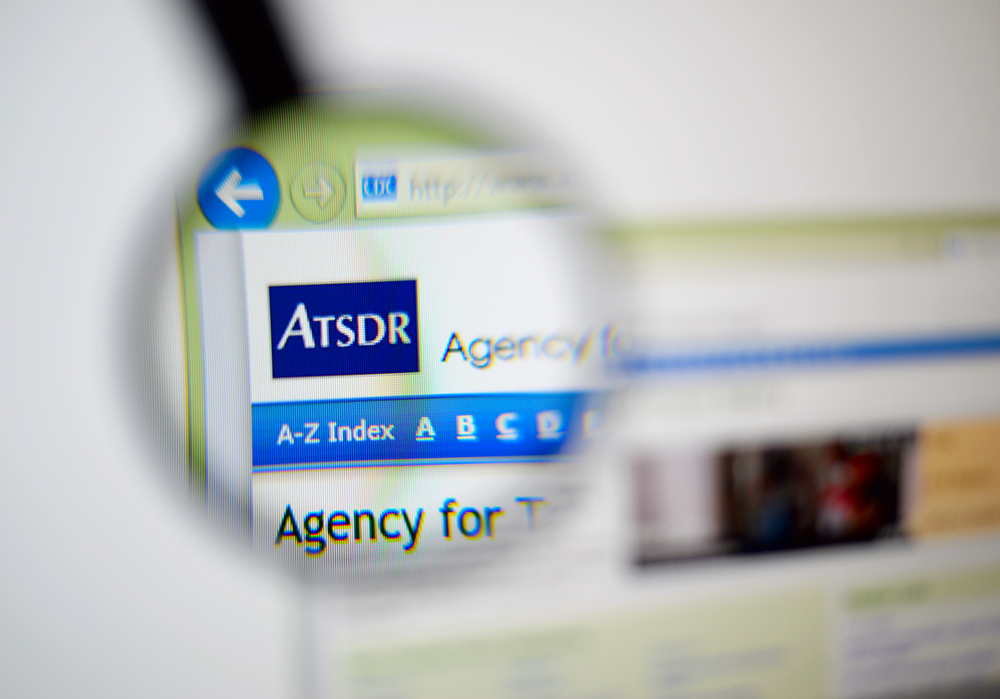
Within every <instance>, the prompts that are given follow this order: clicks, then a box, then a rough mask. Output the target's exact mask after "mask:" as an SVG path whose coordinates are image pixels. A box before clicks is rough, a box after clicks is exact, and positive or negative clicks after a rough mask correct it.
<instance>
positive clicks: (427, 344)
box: [144, 96, 606, 580]
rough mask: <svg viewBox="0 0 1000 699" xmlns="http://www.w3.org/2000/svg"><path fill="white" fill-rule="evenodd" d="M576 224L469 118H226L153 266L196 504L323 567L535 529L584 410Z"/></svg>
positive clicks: (293, 561) (554, 181) (594, 421)
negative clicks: (175, 326) (177, 357)
mask: <svg viewBox="0 0 1000 699" xmlns="http://www.w3.org/2000/svg"><path fill="white" fill-rule="evenodd" d="M590 223H591V222H590V218H589V216H588V215H587V214H586V212H585V211H584V210H583V209H582V208H581V207H580V205H579V202H578V195H577V190H576V183H575V181H574V178H573V177H572V176H571V175H570V173H569V172H568V170H567V169H566V168H565V167H564V166H562V165H560V164H559V163H558V162H557V161H556V160H555V159H553V158H552V157H551V155H550V154H548V153H546V152H544V151H542V150H540V149H538V148H529V147H525V146H524V145H523V144H520V143H517V142H516V141H515V140H514V139H511V138H509V137H506V138H504V137H500V136H498V135H497V132H496V131H495V130H494V131H489V130H487V129H484V128H482V127H481V126H480V125H478V124H472V125H470V123H469V122H468V120H464V121H459V120H456V119H454V118H452V117H448V118H444V117H441V116H439V115H435V114H433V113H430V112H428V110H426V109H423V108H415V107H414V106H413V105H405V106H400V104H399V103H393V102H392V101H391V100H386V99H373V98H372V97H371V96H368V97H366V98H364V99H360V98H356V99H350V98H346V97H338V98H332V97H331V98H322V99H320V98H316V99H312V100H310V101H307V102H301V103H297V104H294V105H291V106H286V107H283V108H282V109H280V110H277V111H274V112H272V113H270V114H269V115H266V116H264V117H258V118H256V119H254V120H251V121H248V122H246V123H243V124H240V125H239V127H238V128H237V129H235V130H234V132H233V134H232V135H231V136H230V137H229V138H227V139H226V140H225V141H224V143H223V144H221V145H220V147H219V148H218V149H217V150H216V151H215V152H214V153H213V154H212V155H211V157H208V158H206V159H205V161H204V163H203V164H202V166H201V169H200V172H199V174H198V176H197V178H196V181H195V182H194V183H193V185H189V186H188V187H187V188H186V189H182V190H181V195H180V201H179V205H178V226H177V234H178V240H179V247H178V250H179V260H178V261H177V262H178V264H177V265H176V266H175V265H174V263H168V264H165V265H163V267H164V270H165V271H164V275H165V276H164V278H170V277H171V275H177V274H178V271H179V279H180V280H181V282H180V292H181V293H180V294H179V296H172V295H171V294H170V293H168V291H164V292H163V294H162V296H163V298H162V299H161V300H160V302H159V304H158V306H157V307H159V308H161V309H166V310H164V311H163V312H164V313H170V312H177V311H178V309H177V308H176V304H177V303H179V305H180V309H179V312H180V313H181V314H182V316H180V317H182V319H183V320H182V326H183V332H182V333H175V334H169V333H167V334H166V335H163V334H161V335H160V336H159V340H158V342H159V344H160V345H163V346H162V347H160V348H159V349H158V350H157V351H158V352H159V355H158V356H162V357H166V356H168V355H169V354H170V352H169V351H167V348H166V347H165V346H166V345H171V344H172V345H173V346H175V347H176V346H181V343H183V345H182V349H183V356H184V363H183V367H184V371H183V375H181V374H180V373H179V372H178V371H177V370H176V369H175V370H171V369H170V366H169V362H168V361H166V360H165V359H164V360H159V361H157V362H156V363H155V366H154V368H153V371H152V372H151V374H150V376H148V377H146V378H147V380H146V381H145V384H144V385H145V389H144V390H147V391H152V392H154V393H158V394H159V395H162V396H167V397H168V398H167V399H166V402H167V404H168V408H167V410H168V411H169V412H171V413H173V414H174V415H175V416H177V419H173V420H168V421H166V423H165V424H173V425H175V426H177V425H183V426H184V429H183V434H178V435H176V439H175V441H176V440H183V442H184V444H185V446H186V449H185V451H186V458H185V459H184V462H185V463H184V464H183V467H181V466H180V465H179V464H176V463H175V465H174V467H175V468H183V469H185V471H186V479H185V480H186V483H187V485H188V490H189V492H190V493H191V494H192V497H194V498H195V499H196V501H197V502H199V503H200V504H204V506H205V507H206V508H207V509H208V510H209V511H210V512H212V513H214V514H215V519H219V520H221V521H222V522H223V523H224V524H225V526H226V527H227V528H228V529H229V530H230V531H232V532H235V533H236V534H237V536H238V537H240V538H242V539H243V540H245V541H246V542H247V543H248V544H249V545H250V546H251V548H253V549H254V550H255V551H257V552H259V553H261V554H264V555H266V556H268V557H270V558H272V559H274V560H277V561H280V562H281V563H282V564H283V565H287V566H290V567H293V568H296V569H298V570H300V571H307V572H308V573H309V574H311V575H316V576H330V577H335V578H341V579H345V578H347V579H365V580H371V579H392V578H396V577H399V576H400V575H401V574H402V575H412V574H416V573H417V572H419V571H428V570H440V569H441V568H442V566H445V567H447V566H454V565H466V564H468V563H469V562H470V561H487V560H490V559H492V558H495V557H496V556H498V555H499V554H500V553H501V552H502V551H504V550H506V549H508V548H510V547H511V546H512V545H514V544H516V543H521V542H524V541H527V540H529V539H531V538H532V537H537V536H540V532H544V531H545V530H546V528H547V527H550V526H551V525H552V523H553V522H555V521H556V520H557V519H558V518H559V514H560V512H563V511H565V510H566V509H568V508H569V507H570V505H571V503H572V501H573V499H574V493H575V492H576V491H577V490H578V489H579V487H580V485H581V483H582V480H581V478H582V472H583V470H584V469H583V467H582V466H581V463H580V453H581V450H582V449H583V448H584V446H585V444H586V443H587V441H588V440H589V439H591V438H592V437H593V435H594V434H596V430H597V426H598V424H599V422H600V414H599V410H598V408H597V406H596V403H595V402H594V399H593V397H592V393H593V389H594V388H595V387H596V385H597V384H596V381H597V373H598V370H599V367H600V362H601V358H602V352H603V350H602V342H605V343H606V337H605V338H603V339H602V328H601V327H600V325H599V321H600V318H599V314H598V313H597V309H598V308H599V307H600V305H599V303H598V301H599V299H595V298H594V296H595V289H596V281H597V279H598V277H599V275H597V273H596V271H595V260H594V256H593V254H592V253H591V252H590V251H591V246H590V242H589V239H588V235H587V231H588V229H589V226H590ZM177 267H179V270H178V269H177ZM174 278H177V277H176V276H174ZM161 286H162V285H161ZM164 289H167V286H164ZM171 299H174V300H175V301H174V307H173V308H171ZM178 299H179V300H178ZM604 334H606V331H605V332H604ZM178 387H180V388H178ZM171 396H172V397H173V398H170V397H171ZM160 402H162V400H161V401H160ZM174 429H176V427H175V428H174Z"/></svg>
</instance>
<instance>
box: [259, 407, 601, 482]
mask: <svg viewBox="0 0 1000 699" xmlns="http://www.w3.org/2000/svg"><path fill="white" fill-rule="evenodd" d="M598 422H599V415H598V412H597V409H596V408H595V407H594V406H593V401H592V400H591V399H590V397H589V396H588V394H585V393H530V394H529V393H516V394H489V395H458V396H434V397H419V398H373V399H360V400H332V401H310V402H298V403H266V404H258V405H254V406H253V467H254V471H255V472H264V471H278V470H295V469H302V468H327V467H338V466H368V465H392V464H445V463H462V462H470V463H474V462H501V461H543V460H548V459H551V458H553V457H554V456H556V455H558V454H560V453H562V452H564V451H566V450H567V449H568V448H569V447H570V446H572V444H571V443H575V440H577V439H579V438H587V437H589V436H591V435H592V434H593V433H594V431H595V429H596V426H597V424H598Z"/></svg>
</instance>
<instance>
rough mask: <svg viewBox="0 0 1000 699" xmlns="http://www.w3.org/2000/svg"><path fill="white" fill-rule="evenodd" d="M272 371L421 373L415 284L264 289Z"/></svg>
mask: <svg viewBox="0 0 1000 699" xmlns="http://www.w3.org/2000/svg"><path fill="white" fill-rule="evenodd" d="M268 300H269V302H270V313H271V376H272V377H274V378H276V379H284V378H292V377H301V376H353V375H358V374H406V373H413V372H418V371H420V335H419V330H418V322H417V282H416V280H413V279H409V280H404V281H393V282H359V283H352V284H300V285H295V286H272V287H269V288H268Z"/></svg>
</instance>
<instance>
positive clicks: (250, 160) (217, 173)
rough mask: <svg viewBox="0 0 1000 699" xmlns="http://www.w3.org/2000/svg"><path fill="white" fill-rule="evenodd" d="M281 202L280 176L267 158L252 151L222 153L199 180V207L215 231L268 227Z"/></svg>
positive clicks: (202, 173)
mask: <svg viewBox="0 0 1000 699" xmlns="http://www.w3.org/2000/svg"><path fill="white" fill-rule="evenodd" d="M279 203H281V187H280V186H279V185H278V175H277V174H276V173H275V172H274V168H273V167H271V163H269V162H267V160H265V159H264V156H262V155H261V154H260V153H256V152H254V151H252V150H250V149H249V148H230V149H229V150H226V151H223V152H221V153H219V154H218V155H217V156H215V157H214V158H212V160H210V161H209V163H208V164H207V165H206V166H205V169H204V170H202V172H201V177H200V178H199V179H198V205H199V206H200V207H201V211H202V213H204V214H205V218H207V219H208V221H209V223H211V224H212V225H213V226H215V227H216V228H223V229H229V230H232V229H237V228H267V227H268V226H269V225H271V221H273V220H274V216H275V214H277V213H278V204H279Z"/></svg>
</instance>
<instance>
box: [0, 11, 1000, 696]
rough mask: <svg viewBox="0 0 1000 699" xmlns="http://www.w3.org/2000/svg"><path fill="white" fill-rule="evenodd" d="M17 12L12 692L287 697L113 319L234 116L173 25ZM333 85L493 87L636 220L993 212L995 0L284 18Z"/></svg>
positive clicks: (273, 624) (205, 62)
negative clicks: (138, 418)
mask: <svg viewBox="0 0 1000 699" xmlns="http://www.w3.org/2000/svg"><path fill="white" fill-rule="evenodd" d="M176 5H177V4H175V3H169V2H166V1H165V0H164V1H163V2H153V1H152V0H134V1H131V2H128V1H126V0H93V1H86V2H83V1H81V2H75V3H65V2H53V1H51V0H32V1H31V2H28V1H26V0H9V1H8V2H7V3H4V5H3V7H2V9H0V65H2V66H3V71H2V77H0V90H2V92H0V94H2V95H3V97H2V101H0V105H2V107H0V233H2V235H3V254H2V255H0V284H2V297H0V298H2V299H3V301H2V303H0V314H2V317H0V324H2V325H0V327H2V328H3V329H4V336H3V337H4V342H3V343H2V344H0V376H2V381H0V388H2V392H0V395H2V403H0V411H2V414H0V420H2V423H0V424H2V425H3V429H2V431H0V531H2V532H3V536H4V538H5V540H4V545H3V554H4V555H3V558H2V561H3V562H2V564H0V691H2V693H3V695H4V696H5V697H32V696H39V697H41V696H45V697H49V696H101V697H107V696H150V697H157V696H164V697H167V696H171V697H173V696H185V697H199V696H205V697H209V696H212V697H217V696H228V695H239V696H241V697H257V696H260V697H275V696H287V695H290V694H291V693H292V692H294V691H295V684H294V682H293V675H294V674H295V664H294V658H292V657H291V656H292V655H293V654H294V652H295V647H294V645H293V644H292V643H291V641H290V639H291V637H292V634H291V631H290V626H291V624H292V622H291V618H292V614H293V606H294V605H293V604H292V603H291V602H290V601H289V595H288V592H289V588H287V587H286V586H285V585H284V583H282V582H281V581H280V580H278V579H277V578H276V577H274V576H272V575H270V574H268V573H265V572H262V571H261V570H260V569H258V568H257V567H255V566H253V565H251V564H250V563H249V562H247V561H244V560H242V559H241V558H240V557H239V556H237V555H235V554H233V553H230V552H229V551H228V550H227V549H226V548H225V547H223V546H221V545H220V544H219V543H218V542H216V541H215V540H213V539H212V538H211V537H210V536H206V535H205V533H204V531H203V529H202V527H201V526H200V525H198V524H196V523H195V520H194V519H193V518H191V517H190V516H188V515H187V513H185V512H183V511H182V509H181V508H180V507H179V506H177V503H176V502H175V501H174V500H173V499H172V498H171V497H168V495H167V494H166V493H164V492H163V490H164V488H163V484H162V482H161V480H162V479H160V478H159V476H158V475H157V474H156V473H155V469H154V466H153V464H152V463H151V462H152V459H151V458H150V457H149V454H148V451H147V450H145V449H144V448H143V445H142V444H141V441H142V440H141V434H140V432H139V431H138V430H136V429H135V426H134V424H133V422H131V416H130V415H129V410H128V403H127V401H126V400H125V396H124V393H125V387H124V386H123V374H124V370H123V368H122V367H121V366H120V365H119V360H120V353H118V352H117V349H116V348H117V346H118V345H119V344H120V342H121V339H122V334H123V333H124V332H126V330H125V329H126V328H127V327H128V326H127V322H126V321H123V320H122V318H120V317H117V316H116V313H117V312H118V311H120V309H121V304H120V302H121V298H120V296H121V294H122V293H123V289H125V288H126V285H125V283H124V280H125V278H126V277H127V274H128V271H129V268H130V265H132V264H133V262H134V253H135V249H136V247H137V243H136V239H137V237H139V236H141V235H142V234H143V233H144V232H146V231H145V230H144V226H143V224H144V219H145V218H146V217H148V215H149V211H150V206H151V203H155V202H156V201H160V202H161V203H162V202H163V201H166V200H168V199H169V198H170V196H171V178H172V176H173V175H174V174H175V173H176V172H177V170H176V168H177V166H178V165H179V164H180V163H182V162H183V159H184V156H185V154H188V153H192V152H194V151H195V150H196V149H197V146H198V145H199V144H201V143H204V142H205V139H206V138H207V137H208V135H209V134H210V132H211V130H212V129H213V128H215V127H217V126H218V125H219V124H221V123H222V121H223V119H224V118H225V115H226V114H227V113H229V112H230V110H231V108H232V105H231V103H230V97H231V93H230V91H229V88H228V87H226V85H225V83H224V82H223V80H222V78H221V77H220V75H218V74H217V73H216V68H217V66H216V65H215V64H214V63H213V60H214V56H213V54H212V52H211V51H208V50H206V49H205V48H204V47H203V45H202V44H201V43H200V42H201V39H202V38H203V37H202V35H201V32H200V30H199V27H198V26H197V25H196V24H195V23H194V22H193V18H192V17H191V16H189V15H187V14H185V12H184V10H186V7H185V6H184V5H183V4H181V5H180V6H179V7H178V6H176ZM285 9H286V10H287V12H286V16H287V20H288V24H289V26H290V27H292V28H294V29H296V30H297V32H298V33H297V36H298V37H299V42H298V43H299V46H300V48H301V50H302V55H303V57H304V58H305V61H306V63H307V65H308V66H309V70H310V71H311V73H312V74H314V75H316V76H327V75H331V74H333V73H342V74H348V75H349V74H351V73H352V72H355V71H375V72H381V73H388V74H397V75H398V74H404V75H409V76H413V77H414V78H415V79H420V80H429V81H432V82H434V83H436V84H438V85H445V86H451V87H454V88H457V89H460V90H465V91H467V92H469V93H471V94H474V95H479V96H482V97H483V98H485V99H487V100H489V101H492V102H493V103H495V104H498V105H503V108H504V109H505V110H508V111H510V112H512V113H514V114H515V115H516V116H518V117H519V118H521V119H523V120H526V121H532V120H533V121H534V123H535V125H536V126H537V128H538V130H539V131H540V132H541V133H543V134H546V135H548V136H549V137H551V138H552V140H553V141H554V142H555V143H556V144H557V145H559V146H560V147H561V148H563V149H564V150H565V151H566V152H568V153H569V154H570V155H571V156H572V157H573V158H574V159H575V160H576V162H577V164H578V165H580V166H581V167H582V169H583V172H584V174H585V175H586V176H587V177H589V178H590V180H591V183H592V184H593V185H594V191H595V192H596V195H597V197H598V202H597V203H598V204H599V205H600V206H601V207H603V208H604V209H606V210H607V211H608V212H610V213H611V214H613V215H615V216H619V217H648V216H677V215H685V216H686V215H703V214H708V215H717V214H736V213H741V212H761V213H783V212H791V211H795V212H807V213H824V212H849V213H855V212H870V211H879V212H882V211H890V212H895V211H903V212H910V211H914V210H939V209H955V208H996V207H997V206H998V205H1000V130H998V129H997V124H998V123H1000V119H998V117H1000V4H998V3H995V2H957V1H955V0H949V1H947V2H944V1H942V2H937V3H930V2H836V3H834V2H830V3H803V2H788V3H782V2H758V3H752V4H751V3H743V2H691V3H675V2H666V3H664V2H656V3H653V2H650V3H645V4H640V3H634V2H616V3H602V4H596V3H581V2H549V3H538V2H528V1H527V0H509V1H507V2H502V3H498V2H482V3H480V2H464V3H463V2H457V1H456V0H438V1H437V2H423V3H412V2H403V1H402V0H400V1H398V2H382V1H379V0H366V1H365V2H361V1H360V0H357V1H352V2H331V1H327V0H296V1H291V2H288V3H287V7H286V8H285Z"/></svg>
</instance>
